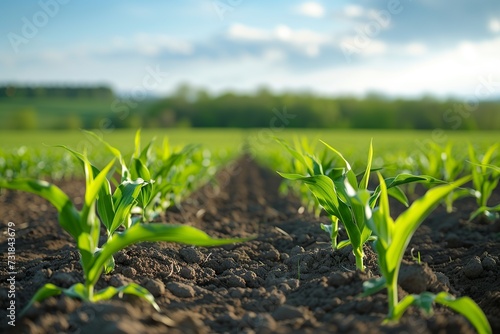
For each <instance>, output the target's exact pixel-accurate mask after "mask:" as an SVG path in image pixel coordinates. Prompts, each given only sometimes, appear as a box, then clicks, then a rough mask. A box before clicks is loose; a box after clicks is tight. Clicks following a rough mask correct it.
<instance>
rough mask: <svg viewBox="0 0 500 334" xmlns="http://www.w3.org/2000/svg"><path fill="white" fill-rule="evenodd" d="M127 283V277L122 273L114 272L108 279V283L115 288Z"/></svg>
mask: <svg viewBox="0 0 500 334" xmlns="http://www.w3.org/2000/svg"><path fill="white" fill-rule="evenodd" d="M127 283H128V281H127V278H126V277H125V276H123V275H122V274H114V275H113V276H111V278H110V279H109V285H111V286H114V287H115V288H118V287H120V286H123V285H125V284H127Z"/></svg>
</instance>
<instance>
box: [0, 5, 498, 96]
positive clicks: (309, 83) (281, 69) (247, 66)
mask: <svg viewBox="0 0 500 334" xmlns="http://www.w3.org/2000/svg"><path fill="white" fill-rule="evenodd" d="M0 17H1V20H0V83H17V84H58V85H65V84H71V85H73V84H90V85H92V84H96V83H98V84H106V85H110V86H111V87H112V88H113V89H115V90H116V91H118V92H135V93H136V94H142V93H147V94H165V93H169V92H172V91H173V90H175V89H176V87H178V85H179V84H181V83H187V84H189V85H192V86H195V87H199V88H205V89H207V90H208V91H210V92H213V93H219V92H222V91H225V90H235V91H245V92H247V91H248V92H251V91H255V90H256V89H259V88H261V87H267V88H269V89H271V90H273V91H307V92H313V93H318V94H322V95H335V96H338V95H357V96H362V95H364V94H367V93H379V94H383V95H387V96H390V97H418V96H423V95H432V96H435V97H442V98H446V97H458V98H464V99H466V98H473V97H478V98H482V99H490V98H498V97H500V1H498V0H478V1H471V0H440V1H437V0H420V1H417V0H357V1H343V0H337V1H326V0H325V1H319V0H318V1H302V0H287V1H285V0H276V1H270V0H268V1H262V0H184V1H181V0H163V1H159V0H157V1H153V0H143V1H132V0H108V1H97V0H87V1H83V0H39V1H34V0H24V1H15V0H8V1H2V2H0Z"/></svg>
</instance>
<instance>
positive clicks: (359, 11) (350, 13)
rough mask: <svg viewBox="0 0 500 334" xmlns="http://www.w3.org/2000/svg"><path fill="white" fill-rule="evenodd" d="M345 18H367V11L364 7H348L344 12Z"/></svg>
mask: <svg viewBox="0 0 500 334" xmlns="http://www.w3.org/2000/svg"><path fill="white" fill-rule="evenodd" d="M343 14H344V16H346V17H348V18H358V17H361V16H365V15H366V14H365V10H364V8H363V7H361V6H359V5H347V6H345V7H344V10H343Z"/></svg>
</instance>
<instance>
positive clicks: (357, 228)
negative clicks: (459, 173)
mask: <svg viewBox="0 0 500 334" xmlns="http://www.w3.org/2000/svg"><path fill="white" fill-rule="evenodd" d="M278 141H279V142H280V143H281V145H282V146H283V147H284V148H285V149H286V150H287V151H288V152H289V153H290V154H291V155H292V156H293V157H294V159H295V160H296V161H298V162H299V163H300V164H301V165H302V167H301V169H299V170H301V171H302V172H303V173H304V172H305V173H306V175H303V174H297V173H281V172H278V173H279V174H280V175H281V176H282V177H284V178H286V179H288V180H299V181H301V182H303V183H304V184H306V186H307V187H308V188H309V190H310V191H311V193H312V194H313V195H314V196H315V198H316V199H317V201H318V203H319V205H320V206H321V207H322V208H323V209H324V210H325V211H326V212H327V213H328V215H329V216H330V218H331V222H332V225H322V229H323V230H325V231H326V232H328V233H329V234H330V239H331V243H332V249H333V250H337V249H339V248H342V247H345V246H347V245H351V246H352V248H353V254H354V256H355V258H356V268H358V269H360V270H364V265H363V258H364V251H363V245H364V244H365V243H366V242H367V241H369V240H373V238H372V236H371V234H372V232H371V230H370V228H369V227H368V226H367V217H366V215H365V212H366V211H367V210H370V208H373V207H375V205H376V202H377V200H378V197H379V195H380V189H379V188H377V189H376V190H375V191H373V192H370V191H369V190H368V185H369V178H370V173H371V172H372V170H373V169H372V160H373V147H372V144H371V143H370V147H369V150H368V158H367V161H366V167H365V169H364V171H363V173H362V174H361V175H360V176H361V179H360V181H358V177H357V175H356V174H355V173H354V171H353V170H352V168H351V164H350V163H349V162H348V161H347V160H346V159H345V158H344V156H343V155H342V154H341V153H340V152H339V151H337V150H336V149H334V148H333V147H331V146H330V145H328V144H326V143H325V142H322V143H323V144H324V145H325V146H326V148H327V149H328V150H329V151H330V152H333V155H334V159H330V160H328V159H325V158H323V160H324V161H329V162H328V165H326V164H325V165H324V164H323V163H322V162H321V161H320V160H319V159H317V158H316V157H315V156H313V155H311V154H303V153H301V152H299V151H298V150H296V149H294V148H292V147H291V146H289V145H288V144H287V143H286V142H284V141H281V140H278ZM412 182H427V183H439V182H441V181H439V180H436V179H434V178H432V177H430V176H416V175H411V174H399V175H397V176H396V177H391V178H388V179H387V180H386V183H387V185H388V186H387V188H388V189H389V194H390V195H391V196H393V197H394V198H395V199H397V200H399V201H400V202H402V203H403V204H405V205H408V199H407V198H406V196H405V194H404V193H403V192H402V191H401V189H400V188H399V186H400V185H403V184H408V183H412ZM339 222H340V223H342V225H343V226H344V227H345V229H346V231H347V235H348V237H349V239H348V240H344V241H341V242H340V243H339V242H338V241H337V238H338V231H339V228H338V224H339Z"/></svg>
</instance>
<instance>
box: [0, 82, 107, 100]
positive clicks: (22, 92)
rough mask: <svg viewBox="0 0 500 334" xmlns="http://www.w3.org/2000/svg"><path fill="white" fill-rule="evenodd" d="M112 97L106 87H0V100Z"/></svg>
mask: <svg viewBox="0 0 500 334" xmlns="http://www.w3.org/2000/svg"><path fill="white" fill-rule="evenodd" d="M113 96H114V94H113V90H112V89H111V88H110V87H107V86H83V85H81V86H80V85H78V86H67V85H54V86H45V85H33V86H20V85H2V86H0V98H16V97H17V98H67V99H76V98H93V99H109V98H112V97H113Z"/></svg>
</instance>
